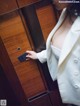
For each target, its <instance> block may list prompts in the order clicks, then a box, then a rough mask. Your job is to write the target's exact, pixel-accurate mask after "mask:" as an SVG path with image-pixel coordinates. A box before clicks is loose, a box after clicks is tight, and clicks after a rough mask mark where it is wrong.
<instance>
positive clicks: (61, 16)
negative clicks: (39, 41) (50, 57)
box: [46, 8, 66, 49]
mask: <svg viewBox="0 0 80 106" xmlns="http://www.w3.org/2000/svg"><path fill="white" fill-rule="evenodd" d="M65 16H66V8H64V9H63V11H62V13H61V15H60V18H59V21H58V23H57V24H56V26H55V27H54V28H53V30H52V31H51V32H50V34H49V36H48V38H47V42H46V48H47V49H49V48H50V42H51V38H52V36H53V35H54V33H55V32H56V30H57V29H58V28H59V27H60V25H61V24H62V22H63V21H64V19H65Z"/></svg>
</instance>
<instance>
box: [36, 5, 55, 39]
mask: <svg viewBox="0 0 80 106" xmlns="http://www.w3.org/2000/svg"><path fill="white" fill-rule="evenodd" d="M36 13H37V16H38V19H39V22H40V26H41V29H42V32H43V36H44V38H45V40H46V39H47V37H48V35H49V33H50V31H51V30H52V29H53V28H54V26H55V24H56V18H55V13H54V10H53V7H52V5H47V6H44V7H41V8H38V9H36Z"/></svg>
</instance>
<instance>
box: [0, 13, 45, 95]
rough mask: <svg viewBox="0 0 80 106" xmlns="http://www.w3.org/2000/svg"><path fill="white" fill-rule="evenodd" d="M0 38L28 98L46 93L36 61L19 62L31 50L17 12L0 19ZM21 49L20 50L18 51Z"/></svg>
mask: <svg viewBox="0 0 80 106" xmlns="http://www.w3.org/2000/svg"><path fill="white" fill-rule="evenodd" d="M0 23H1V24H0V36H1V38H2V40H3V43H4V45H5V47H6V50H7V52H8V55H9V57H10V60H11V62H12V64H13V66H14V69H15V72H16V74H17V76H18V78H19V80H20V83H21V85H22V88H23V90H24V92H25V94H26V96H27V97H31V96H34V95H36V94H37V93H41V92H44V91H45V86H44V83H43V80H42V78H41V75H40V72H39V68H38V66H37V64H36V62H35V61H32V60H29V61H25V62H22V63H21V62H19V60H18V56H19V55H21V54H23V53H24V52H25V51H26V50H28V49H29V50H31V46H30V44H29V41H28V38H27V35H26V32H25V30H24V26H23V24H22V21H21V18H20V16H19V14H18V13H17V12H13V13H10V14H9V15H6V16H2V17H0ZM18 48H20V50H18Z"/></svg>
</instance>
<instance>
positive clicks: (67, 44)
mask: <svg viewBox="0 0 80 106" xmlns="http://www.w3.org/2000/svg"><path fill="white" fill-rule="evenodd" d="M79 37H80V17H77V19H76V20H75V22H74V23H73V25H72V27H71V29H70V31H69V32H68V34H67V36H66V39H65V41H64V45H63V48H62V52H61V56H60V59H59V62H58V67H59V66H60V65H61V64H62V63H63V61H64V60H65V58H66V57H67V56H68V54H69V53H70V51H71V50H72V48H73V46H74V45H75V43H76V42H77V40H78V38H79Z"/></svg>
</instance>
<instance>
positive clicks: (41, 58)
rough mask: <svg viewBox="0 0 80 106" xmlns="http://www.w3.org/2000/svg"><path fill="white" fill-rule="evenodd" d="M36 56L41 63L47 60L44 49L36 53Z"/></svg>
mask: <svg viewBox="0 0 80 106" xmlns="http://www.w3.org/2000/svg"><path fill="white" fill-rule="evenodd" d="M37 58H38V60H39V61H40V62H41V63H44V62H46V61H47V56H46V50H43V51H41V52H39V53H37Z"/></svg>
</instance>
